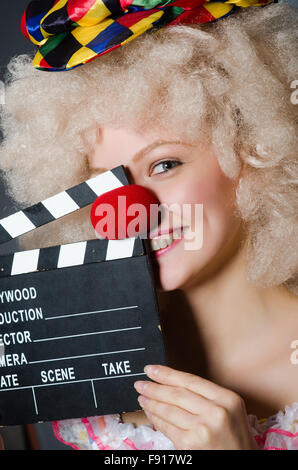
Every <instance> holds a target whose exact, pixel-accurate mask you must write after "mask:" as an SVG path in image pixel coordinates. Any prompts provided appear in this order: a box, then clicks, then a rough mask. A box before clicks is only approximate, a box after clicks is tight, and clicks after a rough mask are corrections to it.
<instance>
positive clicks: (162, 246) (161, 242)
mask: <svg viewBox="0 0 298 470" xmlns="http://www.w3.org/2000/svg"><path fill="white" fill-rule="evenodd" d="M187 229H188V227H184V228H183V227H179V228H178V229H173V230H172V231H171V232H169V233H166V232H165V233H163V238H160V237H155V238H151V239H150V247H151V251H152V252H154V255H155V256H156V257H159V256H162V255H163V254H165V253H168V252H169V251H170V250H172V249H173V248H174V247H175V246H176V245H178V243H180V242H181V241H182V240H183V235H184V232H185V231H186V230H187ZM177 230H179V232H180V237H179V238H177V235H176V236H175V235H174V233H175V231H177Z"/></svg>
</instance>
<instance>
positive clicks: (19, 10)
mask: <svg viewBox="0 0 298 470" xmlns="http://www.w3.org/2000/svg"><path fill="white" fill-rule="evenodd" d="M287 2H288V3H290V4H292V5H293V6H296V7H297V8H298V0H287ZM28 3H29V2H28V0H10V1H7V0H2V1H1V18H0V80H3V81H4V80H5V71H6V65H7V63H8V61H9V60H10V59H11V58H12V57H13V56H15V55H19V54H23V53H29V54H33V53H34V51H35V46H33V45H32V44H31V43H30V42H29V41H28V40H27V39H26V38H25V37H24V36H23V35H22V33H21V30H20V20H21V17H22V14H23V11H24V10H25V8H26V6H27V5H28ZM279 3H285V1H284V0H282V1H280V2H279ZM0 141H1V134H0ZM0 166H1V162H0ZM14 210H17V208H16V207H15V206H14V204H13V202H12V201H11V199H10V198H9V196H8V195H7V191H6V188H5V185H4V183H3V180H2V179H1V171H0V219H1V218H3V217H6V216H7V215H9V214H11V213H12V212H13V211H14ZM16 248H17V242H15V241H13V242H10V243H8V244H6V245H5V246H0V255H1V254H3V253H9V252H12V251H14V250H15V249H16ZM33 431H35V433H36V437H37V440H38V446H39V448H41V449H53V450H54V449H65V450H69V449H70V448H69V447H66V446H64V445H63V444H60V443H59V442H58V441H57V440H56V439H55V438H54V436H53V432H52V430H51V425H50V423H45V424H39V425H36V426H34V428H33ZM1 434H2V436H3V438H4V442H5V447H6V449H7V450H10V449H13V450H17V449H32V448H34V445H32V443H31V444H30V442H29V441H30V439H29V435H30V434H29V433H28V430H27V429H26V428H25V427H22V426H11V427H9V428H5V429H2V430H1Z"/></svg>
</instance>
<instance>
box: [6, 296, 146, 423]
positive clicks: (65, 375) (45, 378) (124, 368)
mask: <svg viewBox="0 0 298 470" xmlns="http://www.w3.org/2000/svg"><path fill="white" fill-rule="evenodd" d="M136 308H138V305H131V306H127V307H118V308H112V309H102V310H94V311H90V312H79V313H73V314H68V315H55V316H51V317H47V318H45V317H43V319H44V320H48V321H55V320H56V321H57V320H60V319H62V318H66V317H67V318H71V317H78V316H82V315H92V314H98V313H104V312H116V311H120V310H128V309H136ZM141 328H142V327H141V326H134V327H130V328H118V329H114V330H104V331H96V332H91V333H81V334H76V335H65V336H58V337H52V338H39V339H31V337H30V336H28V337H27V339H26V341H27V340H28V341H30V342H33V343H41V342H46V341H58V340H64V339H70V338H76V337H83V336H89V335H97V334H98V335H99V334H109V333H118V332H125V331H129V330H138V329H141ZM24 333H26V332H24ZM27 333H29V332H27ZM2 341H3V342H4V343H5V342H10V339H7V338H6V337H5V334H4V335H1V337H0V342H2ZM145 349H146V348H145V347H141V348H131V349H122V350H116V351H104V352H100V353H91V354H84V355H77V356H67V357H56V358H50V359H41V360H36V361H28V362H27V363H28V364H37V363H47V362H55V361H62V360H63V361H65V360H73V359H82V358H89V357H96V356H104V355H111V354H120V353H121V354H124V353H133V352H139V351H144V350H145ZM8 356H10V355H8ZM12 356H14V355H12ZM15 356H17V355H15ZM4 357H5V356H2V357H0V367H3V366H6V365H7V364H6V363H5V361H6V360H5V361H4V359H3V358H4ZM7 360H8V361H12V362H14V360H13V358H10V359H7ZM18 361H19V359H18ZM12 365H16V364H12ZM17 365H21V364H17ZM102 367H103V368H104V373H105V374H106V376H105V377H93V378H88V379H81V380H76V377H75V371H74V367H66V368H63V369H53V370H52V369H50V370H47V371H41V380H42V382H46V383H41V384H36V385H30V386H23V387H22V386H19V383H18V376H17V374H11V375H10V376H6V380H7V384H6V388H2V389H0V392H5V391H9V390H24V389H31V390H32V397H33V402H34V408H35V412H36V414H37V415H38V403H37V397H36V393H35V389H38V388H40V387H52V386H55V385H65V384H69V383H83V382H90V384H91V387H92V394H93V399H94V405H95V407H96V408H97V406H98V405H97V399H96V394H95V390H94V381H99V380H106V379H113V378H118V377H130V376H138V375H144V373H136V374H132V373H130V372H131V370H130V364H129V361H123V360H122V361H118V362H115V363H103V364H102ZM108 373H109V374H111V373H112V374H113V375H109V376H108V375H107V374H108ZM49 382H50V383H49ZM51 382H52V383H51ZM7 385H8V387H7Z"/></svg>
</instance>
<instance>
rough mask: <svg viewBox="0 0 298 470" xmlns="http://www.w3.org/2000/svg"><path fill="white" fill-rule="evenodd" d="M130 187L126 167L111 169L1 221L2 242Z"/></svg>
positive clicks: (0, 240)
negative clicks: (111, 193) (106, 194)
mask: <svg viewBox="0 0 298 470" xmlns="http://www.w3.org/2000/svg"><path fill="white" fill-rule="evenodd" d="M126 184H129V181H128V179H127V177H126V174H125V172H124V169H123V166H122V165H121V166H119V167H116V168H114V169H113V170H108V171H106V172H104V173H102V174H100V175H98V176H96V177H94V178H90V179H89V180H87V181H85V182H83V183H80V184H78V185H76V186H74V187H72V188H70V189H67V190H66V191H62V192H60V193H58V194H55V195H54V196H52V197H49V198H47V199H44V200H43V201H41V202H39V203H37V204H34V205H33V206H31V207H28V208H27V209H24V210H21V211H18V212H15V213H14V214H12V215H9V216H8V217H4V218H3V219H0V243H5V242H8V241H10V240H12V239H14V238H17V237H19V236H20V235H23V234H24V233H27V232H30V231H31V230H34V229H36V228H37V227H41V226H42V225H45V224H48V223H49V222H52V221H53V220H57V219H60V217H63V216H65V215H67V214H70V213H71V212H74V211H77V210H78V209H81V208H82V207H85V206H87V205H88V204H92V202H93V201H94V200H95V199H96V197H98V196H100V195H101V194H104V193H106V192H107V191H111V190H112V189H116V188H119V187H120V186H123V185H126Z"/></svg>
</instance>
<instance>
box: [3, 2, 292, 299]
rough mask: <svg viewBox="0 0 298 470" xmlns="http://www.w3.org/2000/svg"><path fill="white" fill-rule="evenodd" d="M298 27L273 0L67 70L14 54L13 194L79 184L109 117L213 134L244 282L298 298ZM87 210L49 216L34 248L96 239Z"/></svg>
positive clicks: (9, 115)
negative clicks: (241, 236) (296, 95)
mask: <svg viewBox="0 0 298 470" xmlns="http://www.w3.org/2000/svg"><path fill="white" fill-rule="evenodd" d="M297 31H298V21H297V10H296V9H295V8H293V7H290V6H289V5H286V4H272V5H269V6H266V7H264V8H261V7H250V8H247V9H244V10H243V11H241V12H240V13H239V14H234V15H231V16H229V17H227V18H225V19H223V20H220V21H218V22H215V23H212V24H207V25H187V26H185V25H178V26H172V27H168V28H165V29H162V30H160V31H158V32H157V33H156V32H155V33H146V34H143V35H142V36H140V37H138V38H137V39H135V40H134V41H132V42H130V43H129V44H127V45H125V46H123V47H120V48H118V49H115V50H114V51H112V52H110V53H108V54H106V55H104V56H101V57H100V58H97V59H96V60H94V61H93V62H91V63H89V64H86V65H84V66H83V67H78V68H76V69H74V70H72V71H69V72H63V73H47V72H41V71H37V70H35V69H34V68H33V67H32V64H31V60H32V58H31V57H28V56H19V57H16V58H14V59H12V60H11V62H10V64H9V67H8V76H7V89H6V104H5V106H3V109H2V121H1V122H2V130H3V134H4V139H3V142H2V146H1V148H0V168H1V169H3V170H4V172H5V177H6V180H7V183H8V187H9V190H10V193H11V195H12V196H13V198H14V199H15V200H16V201H17V202H18V203H19V205H20V206H21V207H25V206H28V205H30V204H34V203H36V202H38V201H40V200H42V199H44V198H47V197H49V196H51V195H53V194H55V193H57V192H58V191H61V190H64V189H66V188H68V187H71V186H73V185H75V184H77V183H79V182H81V181H83V180H85V179H86V178H87V177H88V176H89V174H88V165H87V163H86V162H87V158H86V157H87V155H88V153H89V152H91V151H92V148H93V146H94V143H95V141H96V137H97V133H98V130H99V129H100V127H101V126H103V125H105V124H113V125H117V126H120V127H121V126H125V127H128V126H131V127H133V128H134V129H136V130H138V131H140V132H142V130H144V129H147V128H148V127H149V126H150V127H152V128H154V129H158V128H160V127H162V128H165V127H166V128H167V129H170V130H171V132H173V135H175V136H176V137H177V136H179V137H181V138H183V139H184V140H189V141H198V140H199V139H201V138H204V139H208V140H209V141H210V142H212V144H213V145H214V147H215V149H216V154H217V157H218V161H219V164H220V166H221V169H222V171H223V172H224V173H225V174H226V175H227V176H228V177H230V178H232V179H236V178H237V179H238V178H239V179H238V181H239V182H238V185H237V189H236V198H237V211H239V215H240V217H241V218H242V219H243V224H244V226H245V228H246V234H247V241H248V246H249V250H248V260H247V279H248V281H250V282H254V283H258V284H259V285H261V286H265V287H266V286H272V285H281V284H284V285H285V286H286V287H287V288H288V289H290V290H291V291H292V292H295V293H296V294H298V278H297V267H298V251H297V214H298V211H297V209H298V199H297V178H298V174H297V173H298V172H297V158H296V156H297V126H298V120H297V110H298V106H297V105H295V104H293V100H291V94H292V93H293V89H292V88H291V83H292V82H293V81H294V80H296V79H298V57H297V53H298V48H297ZM79 212H81V211H79ZM86 217H87V212H86V211H85V212H84V211H82V213H81V214H79V213H77V214H76V215H72V216H67V217H66V218H65V220H64V222H63V224H61V223H60V224H59V223H58V222H59V221H57V222H54V223H53V224H56V227H57V231H56V233H55V232H53V230H48V229H45V228H41V229H39V233H40V236H39V240H42V242H41V246H46V245H50V244H57V243H58V242H59V243H61V242H68V241H73V240H79V239H86V237H87V238H94V232H93V233H91V232H90V227H89V226H88V227H87V225H86V223H85V224H84V223H81V222H82V220H86ZM36 232H38V231H36ZM53 233H54V235H53ZM58 234H59V236H60V238H59V236H58ZM24 239H25V244H26V237H24ZM29 239H30V237H29V236H27V245H26V246H30V242H29ZM32 239H34V237H33V238H32V237H31V240H32Z"/></svg>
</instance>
